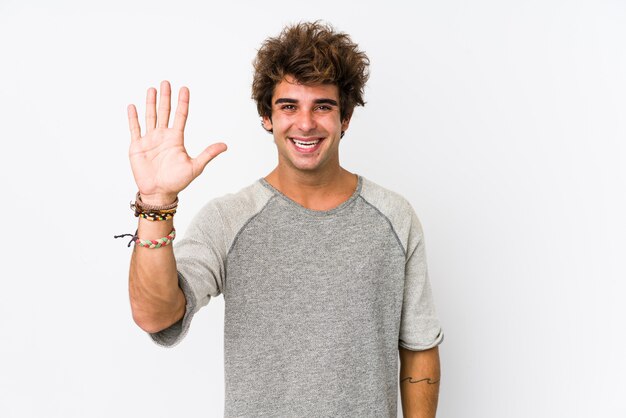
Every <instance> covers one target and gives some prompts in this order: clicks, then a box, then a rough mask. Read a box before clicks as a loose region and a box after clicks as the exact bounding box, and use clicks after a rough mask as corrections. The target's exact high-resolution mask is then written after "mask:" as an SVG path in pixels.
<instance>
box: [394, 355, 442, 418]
mask: <svg viewBox="0 0 626 418" xmlns="http://www.w3.org/2000/svg"><path fill="white" fill-rule="evenodd" d="M399 350H400V396H401V397H402V411H403V414H404V417H405V418H434V417H435V414H436V412H437V401H438V399H439V379H440V378H441V370H440V366H439V348H438V347H434V348H431V349H429V350H425V351H411V350H407V349H404V348H402V347H400V349H399Z"/></svg>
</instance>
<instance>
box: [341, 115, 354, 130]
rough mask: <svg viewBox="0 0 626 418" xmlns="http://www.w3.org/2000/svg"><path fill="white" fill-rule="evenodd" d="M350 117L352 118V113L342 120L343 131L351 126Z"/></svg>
mask: <svg viewBox="0 0 626 418" xmlns="http://www.w3.org/2000/svg"><path fill="white" fill-rule="evenodd" d="M350 118H352V115H347V116H346V117H345V118H344V119H343V120H342V121H341V132H344V133H345V132H346V131H347V130H348V127H349V126H350Z"/></svg>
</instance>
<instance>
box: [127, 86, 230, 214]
mask: <svg viewBox="0 0 626 418" xmlns="http://www.w3.org/2000/svg"><path fill="white" fill-rule="evenodd" d="M170 112H171V88H170V84H169V82H167V81H163V82H162V83H161V88H160V96H159V108H158V113H157V108H156V89H154V88H150V89H148V94H147V97H146V131H145V134H144V136H141V127H140V126H139V120H138V118H137V109H136V108H135V106H134V105H129V106H128V122H129V126H130V136H131V144H130V150H129V158H130V165H131V168H132V171H133V176H134V177H135V182H136V183H137V187H138V188H139V193H140V194H141V199H142V200H143V201H144V202H146V203H151V204H169V203H172V202H173V201H174V200H175V199H176V196H177V195H178V193H179V192H180V191H181V190H183V189H184V188H185V187H187V186H188V185H189V183H191V182H192V181H193V180H194V179H195V178H196V177H198V176H199V175H200V173H202V171H203V170H204V168H205V167H206V165H207V164H208V163H209V161H211V160H212V159H213V158H214V157H216V156H217V155H219V154H221V153H222V152H224V151H226V144H224V143H215V144H213V145H210V146H209V147H207V148H206V149H205V150H204V151H202V152H201V153H200V155H198V156H197V157H196V158H191V157H190V156H189V154H187V150H186V149H185V145H184V131H185V123H186V122H187V115H188V112H189V89H187V88H186V87H182V88H181V89H180V92H179V93H178V105H177V106H176V113H175V116H174V124H173V126H172V127H171V128H170V127H168V125H169V118H170Z"/></svg>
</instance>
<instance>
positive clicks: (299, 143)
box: [292, 139, 320, 148]
mask: <svg viewBox="0 0 626 418" xmlns="http://www.w3.org/2000/svg"><path fill="white" fill-rule="evenodd" d="M292 141H293V142H294V143H295V144H296V145H297V146H298V147H300V148H313V147H314V146H316V145H317V143H318V142H320V140H319V139H316V140H315V141H310V142H302V141H297V140H295V139H292Z"/></svg>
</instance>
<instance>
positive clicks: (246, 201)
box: [201, 180, 273, 219]
mask: <svg viewBox="0 0 626 418" xmlns="http://www.w3.org/2000/svg"><path fill="white" fill-rule="evenodd" d="M272 196H273V193H272V192H271V191H270V190H268V189H267V188H266V187H265V186H263V184H262V182H261V181H260V180H257V181H255V182H254V183H252V184H250V185H248V186H246V187H244V188H242V189H240V190H239V191H237V192H234V193H228V194H225V195H223V196H219V197H216V198H213V199H211V200H210V201H208V202H207V203H206V204H205V205H204V207H203V208H202V210H201V211H202V212H218V213H219V214H220V216H221V217H222V218H223V219H228V218H235V219H238V218H248V217H250V216H253V215H254V214H256V213H258V212H259V211H261V210H262V209H263V207H264V206H265V205H266V204H267V202H268V201H269V200H270V199H271V198H272Z"/></svg>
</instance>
